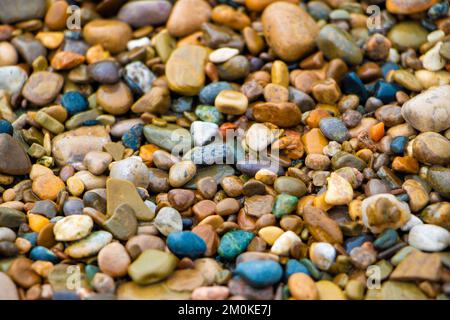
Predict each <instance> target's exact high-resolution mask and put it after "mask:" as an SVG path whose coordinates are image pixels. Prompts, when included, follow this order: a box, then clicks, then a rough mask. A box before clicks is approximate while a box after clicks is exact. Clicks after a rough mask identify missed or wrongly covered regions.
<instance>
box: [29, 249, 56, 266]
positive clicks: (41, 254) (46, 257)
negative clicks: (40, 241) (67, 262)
mask: <svg viewBox="0 0 450 320" xmlns="http://www.w3.org/2000/svg"><path fill="white" fill-rule="evenodd" d="M30 259H32V260H41V261H50V262H52V263H58V261H59V259H58V257H57V256H56V255H55V254H54V253H53V252H51V251H50V250H49V249H47V248H45V247H41V246H37V247H34V248H33V249H31V251H30Z"/></svg>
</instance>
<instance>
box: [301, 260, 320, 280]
mask: <svg viewBox="0 0 450 320" xmlns="http://www.w3.org/2000/svg"><path fill="white" fill-rule="evenodd" d="M300 263H301V264H303V265H304V266H305V267H306V269H308V272H309V274H310V275H311V277H313V278H314V279H315V280H320V279H321V278H322V272H320V270H319V269H317V267H316V266H315V265H314V263H312V261H311V260H309V259H306V258H305V259H301V260H300Z"/></svg>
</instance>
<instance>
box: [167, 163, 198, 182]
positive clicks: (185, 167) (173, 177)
mask: <svg viewBox="0 0 450 320" xmlns="http://www.w3.org/2000/svg"><path fill="white" fill-rule="evenodd" d="M196 173H197V168H196V166H195V164H194V163H193V162H192V161H180V162H178V163H175V164H174V165H173V166H172V167H170V170H169V183H170V185H171V186H172V187H175V188H178V187H181V186H183V185H185V184H186V183H187V182H189V181H190V180H191V179H192V178H193V177H194V176H195V174H196Z"/></svg>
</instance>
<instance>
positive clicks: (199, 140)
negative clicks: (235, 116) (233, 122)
mask: <svg viewBox="0 0 450 320" xmlns="http://www.w3.org/2000/svg"><path fill="white" fill-rule="evenodd" d="M191 135H192V139H193V140H194V144H195V146H197V147H199V146H204V145H205V144H209V143H210V142H212V141H214V140H215V141H217V139H218V138H219V126H218V125H217V124H215V123H212V122H204V121H194V122H192V124H191Z"/></svg>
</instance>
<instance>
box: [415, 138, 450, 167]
mask: <svg viewBox="0 0 450 320" xmlns="http://www.w3.org/2000/svg"><path fill="white" fill-rule="evenodd" d="M412 151H413V155H414V158H416V159H417V160H418V161H420V162H422V163H425V164H430V165H446V164H448V163H450V141H449V140H448V139H447V138H445V137H444V136H442V135H440V134H439V133H435V132H424V133H421V134H419V135H418V136H417V137H416V138H415V139H414V141H413V143H412Z"/></svg>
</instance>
